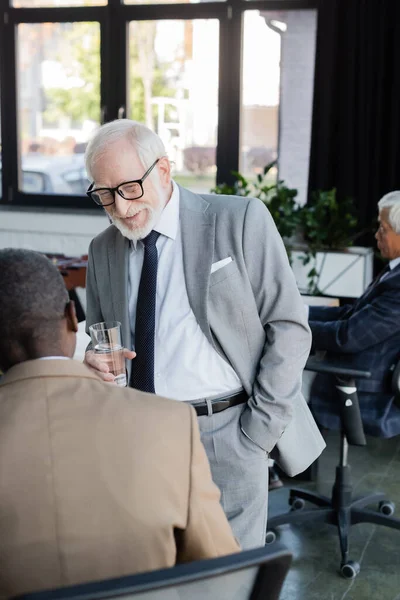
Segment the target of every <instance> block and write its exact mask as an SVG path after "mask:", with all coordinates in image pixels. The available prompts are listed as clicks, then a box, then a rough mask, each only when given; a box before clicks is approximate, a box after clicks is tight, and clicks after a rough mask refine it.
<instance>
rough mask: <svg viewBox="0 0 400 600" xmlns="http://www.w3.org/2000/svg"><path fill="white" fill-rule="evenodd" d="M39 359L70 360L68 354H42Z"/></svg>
mask: <svg viewBox="0 0 400 600" xmlns="http://www.w3.org/2000/svg"><path fill="white" fill-rule="evenodd" d="M38 360H70V358H68V356H41V357H40V358H38Z"/></svg>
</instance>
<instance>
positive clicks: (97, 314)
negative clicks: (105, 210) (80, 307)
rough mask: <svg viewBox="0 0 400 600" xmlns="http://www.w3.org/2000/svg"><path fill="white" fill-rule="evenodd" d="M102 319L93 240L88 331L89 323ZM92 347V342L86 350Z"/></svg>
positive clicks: (87, 315) (87, 279)
mask: <svg viewBox="0 0 400 600" xmlns="http://www.w3.org/2000/svg"><path fill="white" fill-rule="evenodd" d="M102 321H104V319H103V315H102V312H101V308H100V300H99V294H98V289H97V281H96V269H95V265H94V259H93V241H92V242H91V243H90V246H89V253H88V267H87V272H86V333H87V334H88V335H90V333H89V325H93V323H101V322H102ZM91 349H92V344H91V343H90V344H89V345H88V347H87V348H86V351H87V350H91Z"/></svg>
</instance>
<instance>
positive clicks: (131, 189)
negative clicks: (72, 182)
mask: <svg viewBox="0 0 400 600" xmlns="http://www.w3.org/2000/svg"><path fill="white" fill-rule="evenodd" d="M159 160H160V159H159V158H157V160H155V161H154V162H153V164H152V165H151V167H150V168H149V169H147V171H146V173H145V174H144V175H143V177H142V178H141V179H134V180H133V181H124V182H123V183H120V184H119V185H117V187H114V188H107V187H103V188H95V189H93V186H94V183H92V184H91V185H90V186H89V188H88V190H87V192H86V194H87V195H88V196H89V198H91V199H92V200H93V201H94V202H96V204H99V205H100V206H111V204H114V202H115V192H117V194H119V195H120V196H121V198H123V199H124V200H139V198H141V197H142V196H143V194H144V191H143V181H144V180H145V179H146V177H148V175H150V173H151V172H152V170H153V169H154V167H155V166H156V164H157V163H158V161H159Z"/></svg>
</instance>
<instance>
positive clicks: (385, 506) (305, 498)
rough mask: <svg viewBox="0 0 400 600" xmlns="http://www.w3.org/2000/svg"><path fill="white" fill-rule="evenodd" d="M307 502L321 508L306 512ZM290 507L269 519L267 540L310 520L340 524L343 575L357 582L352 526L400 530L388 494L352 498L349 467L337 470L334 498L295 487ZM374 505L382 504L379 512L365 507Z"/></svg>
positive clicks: (341, 570)
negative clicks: (279, 529)
mask: <svg viewBox="0 0 400 600" xmlns="http://www.w3.org/2000/svg"><path fill="white" fill-rule="evenodd" d="M305 502H310V503H311V504H314V505H315V506H316V507H317V508H311V509H306V510H304V505H305ZM289 504H290V505H291V507H292V508H291V510H290V512H288V513H285V514H283V515H278V516H276V517H273V518H272V519H269V521H268V532H267V539H268V540H271V541H273V540H274V539H275V538H276V536H275V534H274V530H275V528H276V527H279V525H284V524H290V525H295V524H298V523H304V522H306V521H312V522H313V523H315V522H319V523H329V524H331V525H336V527H337V529H338V536H339V542H340V551H341V556H342V560H341V565H340V572H341V574H342V575H343V576H344V577H346V578H351V579H353V578H354V577H356V576H357V574H358V573H359V571H360V566H359V565H358V563H356V562H353V561H351V560H349V556H348V554H349V543H348V537H349V533H350V527H351V526H352V525H356V524H357V523H373V524H374V525H384V526H385V527H390V528H391V529H399V530H400V519H397V518H395V517H393V516H392V514H393V512H394V509H395V506H394V504H393V503H391V502H390V501H389V500H388V499H387V497H386V495H385V494H379V493H376V494H370V495H367V496H362V497H359V498H352V486H351V483H350V467H349V466H343V465H339V466H338V467H337V469H336V480H335V483H334V485H333V488H332V498H328V497H327V496H323V495H321V494H316V493H314V492H311V491H309V490H303V489H301V488H292V489H291V490H290V494H289ZM372 504H378V511H374V510H370V509H367V508H365V507H366V506H371V505H372Z"/></svg>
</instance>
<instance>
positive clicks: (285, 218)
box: [211, 161, 360, 295]
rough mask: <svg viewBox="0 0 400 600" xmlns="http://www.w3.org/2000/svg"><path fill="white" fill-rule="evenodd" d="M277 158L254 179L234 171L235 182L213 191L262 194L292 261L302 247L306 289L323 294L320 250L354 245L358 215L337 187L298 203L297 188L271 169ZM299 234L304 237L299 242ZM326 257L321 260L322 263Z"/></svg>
mask: <svg viewBox="0 0 400 600" xmlns="http://www.w3.org/2000/svg"><path fill="white" fill-rule="evenodd" d="M275 166H276V161H274V162H271V163H270V164H268V165H267V166H266V167H265V168H264V169H263V171H262V173H261V174H258V175H257V176H256V178H255V180H254V181H249V180H248V179H247V178H245V177H244V176H243V175H241V174H240V173H239V172H237V171H233V172H232V174H233V176H234V178H235V179H234V182H233V184H232V185H228V184H225V183H223V184H220V185H217V186H216V187H215V188H214V189H212V190H211V192H213V193H216V194H226V195H236V196H244V197H247V196H251V197H255V198H259V199H260V200H262V201H263V202H264V204H265V205H266V206H267V207H268V209H269V211H270V213H271V215H272V218H273V219H274V221H275V224H276V227H277V229H278V231H279V233H280V235H281V236H282V238H283V241H284V243H285V247H286V251H287V253H288V256H289V259H290V261H291V263H292V267H295V264H293V251H295V250H296V251H299V258H300V260H301V262H302V264H303V265H309V266H310V268H309V270H308V272H307V293H308V294H311V295H320V294H321V292H320V290H319V287H318V284H319V279H320V276H321V271H322V267H321V268H317V253H319V252H323V253H324V259H325V258H326V253H327V252H329V251H335V250H340V251H343V250H344V249H345V248H348V247H349V246H351V245H352V244H353V242H354V240H355V239H356V237H358V236H359V235H360V233H358V234H355V230H356V225H357V218H356V216H355V211H354V206H353V202H352V200H351V199H350V198H345V199H343V200H341V201H340V202H339V201H338V198H337V193H336V189H335V188H332V189H331V190H318V191H316V192H314V193H312V194H311V198H310V201H309V203H308V204H306V205H304V206H299V204H298V202H297V201H296V197H297V190H296V189H294V188H289V187H287V186H286V185H285V183H284V181H282V180H278V181H274V180H273V178H272V177H271V175H272V173H271V171H272V170H273V169H274V167H275ZM298 238H300V239H301V240H302V241H301V243H298V241H297V240H298ZM324 262H325V260H323V261H322V265H323V264H324Z"/></svg>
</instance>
